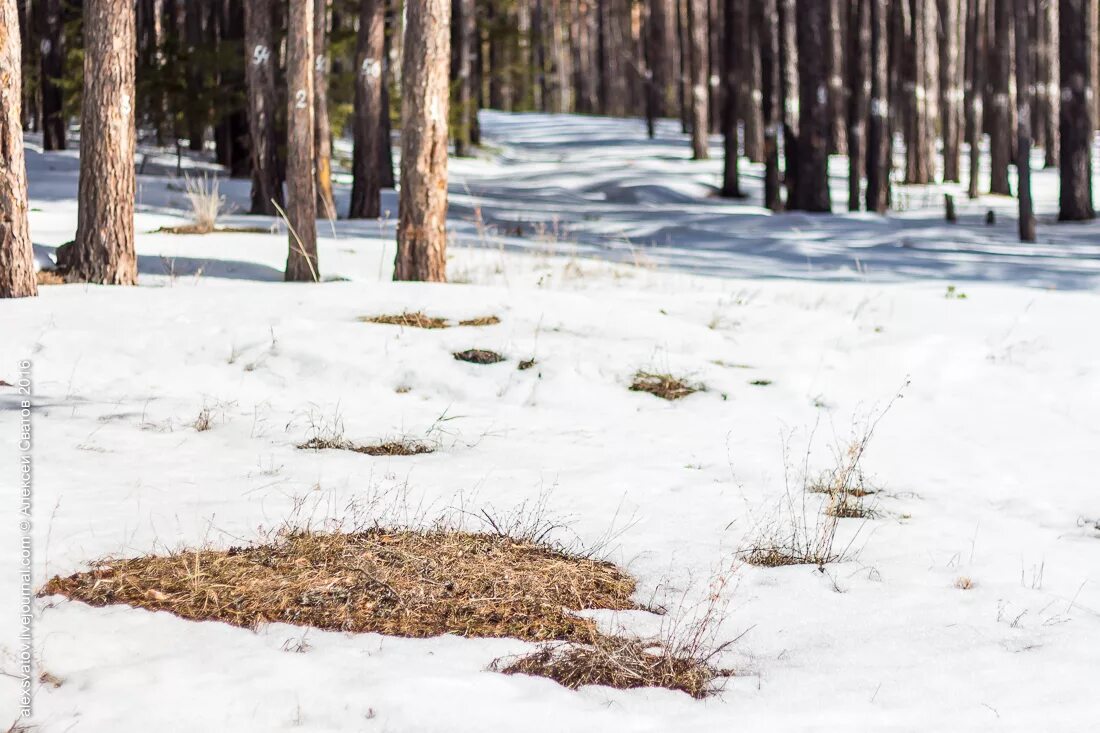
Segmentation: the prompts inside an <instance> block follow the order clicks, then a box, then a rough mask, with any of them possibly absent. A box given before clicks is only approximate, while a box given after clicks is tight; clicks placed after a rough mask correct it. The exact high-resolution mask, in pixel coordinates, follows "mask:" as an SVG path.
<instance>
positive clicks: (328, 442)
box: [298, 435, 435, 456]
mask: <svg viewBox="0 0 1100 733" xmlns="http://www.w3.org/2000/svg"><path fill="white" fill-rule="evenodd" d="M298 447H299V448H300V449H302V450H350V451H352V452H354V453H365V454H367V455H368V456H419V455H423V454H424V453H434V452H435V446H433V445H431V444H429V443H424V442H422V441H419V440H413V439H411V438H401V439H398V440H384V441H381V442H378V443H366V444H360V443H353V442H352V441H350V440H346V439H344V438H343V437H341V436H339V435H318V436H316V437H313V438H310V439H309V440H307V441H306V442H304V443H301V444H299V445H298Z"/></svg>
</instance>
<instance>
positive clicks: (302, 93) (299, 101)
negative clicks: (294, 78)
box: [294, 89, 306, 109]
mask: <svg viewBox="0 0 1100 733" xmlns="http://www.w3.org/2000/svg"><path fill="white" fill-rule="evenodd" d="M294 108H295V109H305V108H306V90H305V89H299V90H298V91H296V92H294Z"/></svg>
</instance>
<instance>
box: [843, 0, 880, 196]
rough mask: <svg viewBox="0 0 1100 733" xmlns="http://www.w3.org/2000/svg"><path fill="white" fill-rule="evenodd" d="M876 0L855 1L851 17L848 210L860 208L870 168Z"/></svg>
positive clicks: (849, 25)
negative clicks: (865, 174) (865, 175)
mask: <svg viewBox="0 0 1100 733" xmlns="http://www.w3.org/2000/svg"><path fill="white" fill-rule="evenodd" d="M873 1H874V0H854V2H855V4H854V5H853V6H852V7H851V9H850V11H849V18H848V49H849V54H848V93H849V95H850V96H849V98H848V210H849V211H859V209H860V205H861V204H862V202H863V197H862V191H861V184H862V181H863V171H864V170H865V169H866V167H867V112H868V108H869V104H868V96H869V94H870V91H871V68H870V61H871V17H870V10H871V8H870V4H871V2H873Z"/></svg>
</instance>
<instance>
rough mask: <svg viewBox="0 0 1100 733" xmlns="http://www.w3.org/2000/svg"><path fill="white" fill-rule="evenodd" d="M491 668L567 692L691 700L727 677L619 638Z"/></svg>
mask: <svg viewBox="0 0 1100 733" xmlns="http://www.w3.org/2000/svg"><path fill="white" fill-rule="evenodd" d="M502 662H503V660H497V661H496V662H494V663H493V667H492V668H493V670H494V671H498V672H503V673H504V674H529V675H536V676H539V677H548V678H550V679H552V680H554V681H555V682H557V683H559V684H561V685H564V686H565V687H568V688H570V689H573V690H576V689H578V688H580V687H583V686H585V685H606V686H607V687H615V688H618V689H621V690H623V689H634V688H638V687H665V688H668V689H670V690H680V691H682V692H686V693H687V694H689V695H691V696H692V697H695V698H702V697H706V696H708V695H710V694H713V693H714V692H716V691H717V689H716V687H715V680H717V679H718V678H720V677H728V676H730V674H731V673H730V672H729V671H728V670H723V669H718V668H717V667H715V666H713V665H712V664H711V663H710V661H709V660H707V659H700V658H698V657H695V656H690V655H680V654H677V653H676V652H674V651H672V650H670V649H668V648H667V647H664V646H661V645H655V644H653V643H648V642H644V641H639V640H637V639H625V638H623V637H619V636H602V635H601V636H596V637H595V638H593V639H592V640H591V642H590V643H586V644H553V645H547V646H544V647H543V648H541V649H539V650H538V651H536V652H534V653H532V654H528V655H526V656H523V657H519V658H517V659H514V660H512V661H511V662H510V663H508V664H507V665H504V664H502Z"/></svg>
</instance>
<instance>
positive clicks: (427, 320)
mask: <svg viewBox="0 0 1100 733" xmlns="http://www.w3.org/2000/svg"><path fill="white" fill-rule="evenodd" d="M359 320H360V321H363V322H364V323H381V324H384V325H387V326H405V327H406V328H428V329H436V328H449V326H448V324H447V321H446V319H443V318H435V317H433V316H428V315H425V314H424V313H421V312H420V311H412V312H408V311H406V312H405V313H400V314H397V315H381V316H364V317H362V318H360V319H359Z"/></svg>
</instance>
